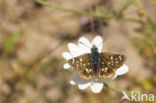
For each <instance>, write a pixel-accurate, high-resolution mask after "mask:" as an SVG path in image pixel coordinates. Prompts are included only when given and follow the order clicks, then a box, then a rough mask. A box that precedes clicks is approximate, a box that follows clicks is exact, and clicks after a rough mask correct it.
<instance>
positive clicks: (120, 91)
mask: <svg viewBox="0 0 156 103" xmlns="http://www.w3.org/2000/svg"><path fill="white" fill-rule="evenodd" d="M104 86H105V87H106V88H108V89H110V90H113V91H115V92H118V93H123V91H124V92H126V93H127V94H131V91H128V90H122V89H118V88H114V87H111V86H110V85H108V84H107V83H105V82H104ZM133 93H134V94H137V92H133Z"/></svg>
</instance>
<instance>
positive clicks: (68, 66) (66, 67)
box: [63, 63, 75, 72]
mask: <svg viewBox="0 0 156 103" xmlns="http://www.w3.org/2000/svg"><path fill="white" fill-rule="evenodd" d="M63 67H64V69H66V70H68V71H70V72H75V71H74V70H73V69H72V68H71V67H70V65H69V64H67V63H66V64H64V66H63Z"/></svg>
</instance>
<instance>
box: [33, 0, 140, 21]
mask: <svg viewBox="0 0 156 103" xmlns="http://www.w3.org/2000/svg"><path fill="white" fill-rule="evenodd" d="M36 2H38V3H40V4H42V5H44V6H47V7H50V8H54V9H57V10H61V11H65V12H70V13H74V14H79V15H84V16H92V17H94V18H102V19H116V20H124V21H130V22H140V21H139V20H137V19H133V18H127V17H120V18H119V17H117V16H115V15H114V14H111V13H101V14H95V13H92V14H90V13H89V12H85V11H79V10H74V9H69V8H63V7H61V6H58V5H55V4H49V3H47V2H45V1H43V0H36Z"/></svg>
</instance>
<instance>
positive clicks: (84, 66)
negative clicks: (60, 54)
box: [68, 53, 95, 79]
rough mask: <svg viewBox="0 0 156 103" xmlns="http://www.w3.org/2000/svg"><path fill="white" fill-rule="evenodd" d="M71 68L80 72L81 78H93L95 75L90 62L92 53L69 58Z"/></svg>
mask: <svg viewBox="0 0 156 103" xmlns="http://www.w3.org/2000/svg"><path fill="white" fill-rule="evenodd" d="M68 64H69V65H70V66H71V68H72V69H73V70H75V71H77V72H78V73H79V74H80V77H81V78H84V79H93V78H94V77H95V74H94V71H93V68H92V66H91V64H90V54H89V53H87V54H83V55H80V56H78V57H75V58H72V59H70V60H68Z"/></svg>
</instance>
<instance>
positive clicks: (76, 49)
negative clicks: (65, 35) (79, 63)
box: [68, 43, 83, 57]
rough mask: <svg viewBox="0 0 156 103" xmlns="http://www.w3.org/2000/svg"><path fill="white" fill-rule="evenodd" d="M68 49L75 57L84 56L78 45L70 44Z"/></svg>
mask: <svg viewBox="0 0 156 103" xmlns="http://www.w3.org/2000/svg"><path fill="white" fill-rule="evenodd" d="M68 48H69V51H70V52H71V54H72V55H73V56H74V57H76V56H79V55H81V54H83V52H82V50H81V49H80V48H79V47H78V46H77V45H76V44H73V43H68Z"/></svg>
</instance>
